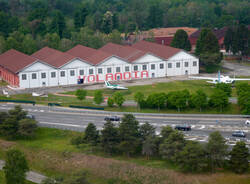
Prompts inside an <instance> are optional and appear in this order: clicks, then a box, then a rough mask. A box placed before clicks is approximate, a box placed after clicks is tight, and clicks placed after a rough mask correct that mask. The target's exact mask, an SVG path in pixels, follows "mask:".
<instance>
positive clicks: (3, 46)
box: [0, 36, 6, 54]
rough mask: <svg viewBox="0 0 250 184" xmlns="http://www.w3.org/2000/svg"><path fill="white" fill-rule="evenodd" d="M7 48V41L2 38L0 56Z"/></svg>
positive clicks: (0, 40)
mask: <svg viewBox="0 0 250 184" xmlns="http://www.w3.org/2000/svg"><path fill="white" fill-rule="evenodd" d="M5 47H6V43H5V39H4V37H3V36H0V54H2V53H4V52H5Z"/></svg>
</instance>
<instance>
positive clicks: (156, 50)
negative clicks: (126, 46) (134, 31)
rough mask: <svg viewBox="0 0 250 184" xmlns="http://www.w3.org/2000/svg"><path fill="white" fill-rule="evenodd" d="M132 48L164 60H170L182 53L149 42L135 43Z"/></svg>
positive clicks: (172, 48)
mask: <svg viewBox="0 0 250 184" xmlns="http://www.w3.org/2000/svg"><path fill="white" fill-rule="evenodd" d="M132 47H133V48H136V49H139V50H142V51H145V52H150V53H152V54H154V55H156V56H158V57H161V58H163V59H168V58H170V57H172V56H173V55H175V54H177V53H178V52H180V51H181V49H177V48H174V47H169V46H165V45H160V44H157V43H152V42H147V41H144V40H142V41H139V42H137V43H135V44H134V45H132Z"/></svg>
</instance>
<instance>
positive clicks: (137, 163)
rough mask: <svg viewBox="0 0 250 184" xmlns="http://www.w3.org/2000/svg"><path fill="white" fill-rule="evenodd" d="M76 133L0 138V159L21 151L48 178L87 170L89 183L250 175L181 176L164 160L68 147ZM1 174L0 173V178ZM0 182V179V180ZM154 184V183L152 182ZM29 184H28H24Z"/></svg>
mask: <svg viewBox="0 0 250 184" xmlns="http://www.w3.org/2000/svg"><path fill="white" fill-rule="evenodd" d="M80 134H81V133H79V132H72V131H67V130H56V129H50V128H39V129H38V131H37V135H36V137H35V138H33V139H31V140H17V141H5V140H4V139H2V138H0V158H1V159H3V158H4V155H5V152H6V151H7V149H10V148H13V147H15V148H17V149H20V150H21V151H23V152H24V153H25V155H26V158H27V160H28V163H29V166H30V168H31V169H32V170H34V171H37V172H40V173H42V174H45V175H47V176H49V177H60V176H65V175H67V176H70V175H71V174H72V173H74V172H77V171H82V170H84V171H87V173H88V174H87V176H88V179H89V181H90V183H93V184H110V183H111V182H110V181H111V180H112V179H118V180H119V181H121V180H129V179H131V180H129V181H130V182H129V183H134V182H133V181H134V180H133V179H135V178H137V179H138V178H139V179H140V180H142V181H144V182H143V183H147V182H146V181H148V179H149V178H148V177H150V178H151V179H152V178H158V179H159V180H160V181H161V183H175V184H183V183H186V184H210V183H213V184H224V183H227V184H235V183H239V184H248V181H249V178H250V175H249V174H245V175H236V174H233V173H231V172H227V171H223V172H222V171H221V172H218V173H214V174H210V173H208V174H183V173H180V172H178V171H176V168H175V167H174V166H173V165H171V164H169V163H166V162H165V161H164V160H161V159H157V158H152V159H149V160H147V159H145V158H144V157H131V158H128V157H126V156H113V157H111V156H109V155H106V154H104V153H103V152H102V151H101V150H99V149H95V148H93V149H90V147H89V146H87V145H83V146H82V147H80V148H76V147H75V146H72V145H71V144H70V140H71V138H72V137H74V136H77V135H80ZM2 178H3V173H1V172H0V179H2ZM0 181H1V180H0ZM152 183H154V182H152ZM27 184H30V183H27Z"/></svg>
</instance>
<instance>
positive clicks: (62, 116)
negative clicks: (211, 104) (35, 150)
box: [0, 104, 250, 145]
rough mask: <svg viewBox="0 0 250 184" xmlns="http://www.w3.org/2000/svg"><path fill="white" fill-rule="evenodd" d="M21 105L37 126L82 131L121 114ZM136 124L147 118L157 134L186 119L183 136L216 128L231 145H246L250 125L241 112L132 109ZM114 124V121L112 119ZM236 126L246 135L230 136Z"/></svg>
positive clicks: (204, 136) (200, 135)
mask: <svg viewBox="0 0 250 184" xmlns="http://www.w3.org/2000/svg"><path fill="white" fill-rule="evenodd" d="M14 106H15V104H0V111H6V110H10V109H12V108H13V107H14ZM22 107H23V109H24V110H26V111H28V112H29V114H33V115H34V116H35V117H36V120H37V121H38V122H39V126H42V127H51V128H59V129H68V130H74V131H84V129H85V128H86V127H87V125H88V123H94V124H95V125H96V127H97V129H99V130H101V129H102V127H103V125H104V123H105V121H104V117H105V116H110V115H117V116H120V117H122V115H123V114H124V113H122V112H108V111H94V110H82V109H81V110H79V109H70V108H63V107H47V106H40V105H36V106H32V105H22ZM133 114H134V115H135V117H136V118H137V120H138V121H139V123H140V124H143V123H145V122H149V123H150V124H152V125H153V126H155V127H156V132H157V134H159V133H160V131H161V128H162V127H163V126H166V125H169V126H172V127H175V125H179V124H184V123H187V124H189V125H191V127H192V131H187V132H184V134H185V137H186V139H188V140H196V141H200V142H206V141H207V140H208V136H209V134H210V133H211V132H213V131H219V132H220V133H221V134H222V135H223V136H224V137H225V138H226V139H227V141H228V144H229V145H234V144H235V141H238V140H243V141H245V142H246V143H247V144H248V145H250V126H247V125H245V124H244V122H245V120H246V117H244V116H241V115H207V114H204V115H200V114H199V115H193V114H154V113H148V114H146V113H133ZM116 124H118V123H116ZM236 130H243V131H244V132H245V133H246V135H247V138H237V139H236V138H233V137H232V136H231V135H232V133H233V132H234V131H236Z"/></svg>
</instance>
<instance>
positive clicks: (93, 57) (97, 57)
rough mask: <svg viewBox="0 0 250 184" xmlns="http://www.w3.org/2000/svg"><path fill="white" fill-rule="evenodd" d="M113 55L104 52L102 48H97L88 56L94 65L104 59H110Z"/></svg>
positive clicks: (88, 59)
mask: <svg viewBox="0 0 250 184" xmlns="http://www.w3.org/2000/svg"><path fill="white" fill-rule="evenodd" d="M111 56H113V54H110V53H107V52H103V51H101V50H96V52H95V53H94V54H92V55H91V56H90V57H88V58H87V61H89V62H90V63H92V64H93V65H97V64H99V63H102V62H103V61H104V60H106V59H108V58H109V57H111Z"/></svg>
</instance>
